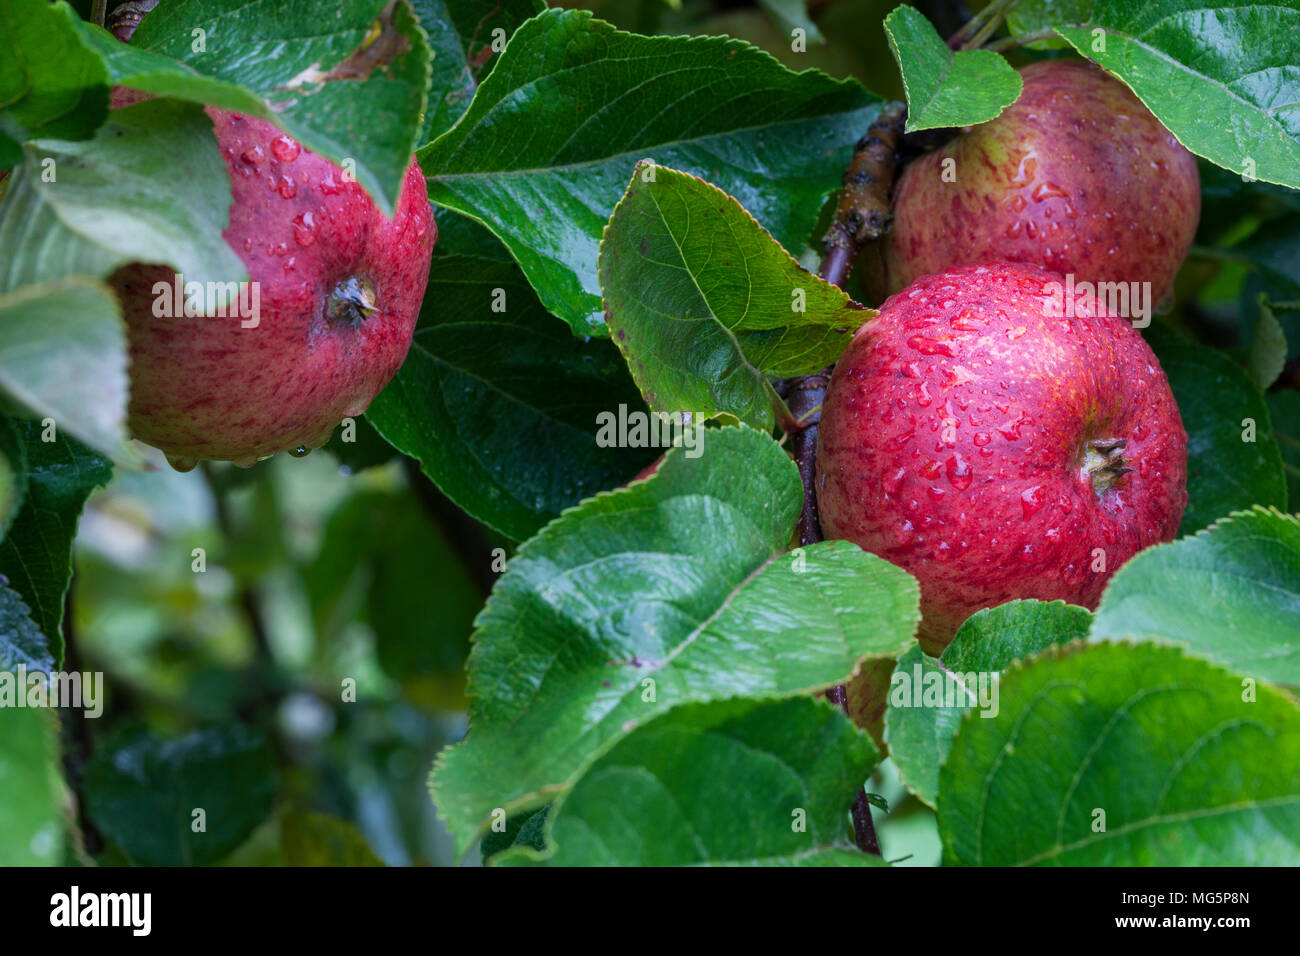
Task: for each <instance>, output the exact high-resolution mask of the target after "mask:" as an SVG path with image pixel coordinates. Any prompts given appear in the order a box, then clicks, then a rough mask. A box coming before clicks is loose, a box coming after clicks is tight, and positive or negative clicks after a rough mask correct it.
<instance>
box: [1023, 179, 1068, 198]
mask: <svg viewBox="0 0 1300 956" xmlns="http://www.w3.org/2000/svg"><path fill="white" fill-rule="evenodd" d="M1031 195H1032V197H1033V200H1034V202H1043V201H1044V200H1046V199H1055V198H1057V197H1059V196H1068V195H1069V193H1068V192H1066V190H1064V189H1062V188H1061V187H1060V186H1058V185H1056V183H1046V182H1044V183H1039V184H1038V185H1037V186H1035V187H1034V191H1033V193H1031Z"/></svg>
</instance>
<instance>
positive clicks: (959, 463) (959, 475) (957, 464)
mask: <svg viewBox="0 0 1300 956" xmlns="http://www.w3.org/2000/svg"><path fill="white" fill-rule="evenodd" d="M946 469H947V472H948V483H949V484H950V485H952V486H953V487H954V488H955V489H957V490H958V491H965V490H966V489H967V488H969V487H970V483H971V482H972V481H974V480H975V474H974V472H972V471H971V467H970V462H968V461H967V460H966V459H965V458H963V457H962V456H961V455H953V456H952V457H951V458H949V459H948V462H947V465H946Z"/></svg>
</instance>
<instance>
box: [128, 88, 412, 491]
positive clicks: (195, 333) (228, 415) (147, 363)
mask: <svg viewBox="0 0 1300 956" xmlns="http://www.w3.org/2000/svg"><path fill="white" fill-rule="evenodd" d="M134 98H139V97H138V96H136V97H134ZM130 99H132V97H131V96H127V95H117V96H115V98H114V105H115V106H121V105H124V103H126V102H129V100H130ZM207 112H208V115H209V116H210V117H211V118H212V122H213V126H214V127H215V131H216V137H217V144H218V146H219V147H220V150H221V155H222V157H223V158H224V160H225V163H226V168H227V169H228V171H229V174H230V184H231V190H232V193H233V203H232V205H231V207H230V221H229V225H228V226H227V228H226V229H225V231H224V232H223V233H222V237H223V238H224V239H225V241H226V244H227V245H229V246H230V248H231V249H232V250H233V251H234V252H235V254H236V255H237V256H239V258H240V259H241V260H242V261H243V263H244V265H245V266H246V267H247V269H248V273H249V278H250V280H251V282H252V283H254V284H255V287H256V289H257V293H258V296H257V304H258V312H259V315H258V316H257V322H256V325H252V320H251V319H249V318H245V317H243V316H242V315H241V316H240V317H230V318H219V317H210V318H205V317H193V316H191V317H188V318H187V317H185V316H184V315H183V314H181V315H174V314H173V315H166V314H164V315H161V316H160V315H156V314H155V311H156V309H155V306H156V304H157V303H158V301H159V293H158V291H157V290H156V289H155V284H156V283H164V284H173V285H174V281H175V276H174V274H173V273H172V271H171V270H170V269H167V268H163V267H160V266H150V265H134V266H129V267H126V268H124V269H121V270H119V271H118V272H117V273H116V274H115V275H114V277H113V285H114V287H115V288H116V290H117V292H118V294H119V296H120V298H121V300H122V306H123V310H124V314H125V317H126V321H127V330H128V337H129V346H130V360H131V401H130V421H129V426H130V429H131V432H132V433H133V434H134V436H135V437H136V438H139V439H140V440H142V441H145V442H148V443H149V444H151V445H155V446H157V447H158V448H161V449H162V450H163V451H164V452H166V453H167V455H168V456H169V458H170V459H171V460H172V461H173V463H174V464H176V465H177V467H180V468H185V467H193V464H194V463H195V462H196V461H197V460H199V459H205V458H211V459H225V460H232V461H234V462H236V463H238V464H252V463H253V462H254V461H256V460H257V459H258V458H261V457H264V456H267V455H271V454H274V453H275V452H278V451H282V450H285V449H290V450H306V449H310V448H315V447H318V446H320V445H322V444H324V443H325V441H327V440H328V439H329V436H330V433H331V431H332V430H333V428H334V426H335V425H337V424H338V423H339V421H340V420H341V419H342V418H344V417H346V416H354V415H359V414H361V413H362V412H363V411H365V409H366V407H367V406H368V405H369V404H370V401H371V399H373V398H374V397H375V395H376V394H378V393H379V391H380V389H382V388H383V387H384V385H385V384H387V383H388V381H389V379H391V378H392V377H393V375H394V374H395V373H396V372H397V369H398V367H399V366H400V365H401V364H402V360H403V359H404V358H405V356H406V352H407V349H408V348H409V347H410V344H411V335H412V333H413V331H414V328H415V321H416V318H417V316H418V314H419V311H420V302H421V300H422V299H423V297H424V288H425V284H426V283H427V281H428V275H429V258H430V254H431V252H432V249H433V244H434V242H435V240H436V239H437V226H436V224H435V223H434V220H433V213H432V209H431V207H430V205H429V200H428V197H427V194H426V191H425V182H424V176H423V175H422V174H421V172H420V169H419V167H418V166H417V165H416V163H415V162H414V161H412V162H411V165H410V167H409V168H408V169H407V172H406V179H405V182H404V184H403V188H402V192H401V195H400V197H399V199H398V201H397V207H396V214H395V215H394V216H393V218H391V219H388V218H385V217H384V216H383V215H382V214H381V213H380V211H379V209H378V207H376V206H375V204H374V202H373V201H372V200H371V199H370V197H369V196H368V195H367V194H366V192H365V191H364V190H363V189H362V188H361V187H360V186H359V185H358V184H357V183H356V182H355V181H354V180H352V179H351V178H350V177H348V176H346V175H345V174H344V171H343V170H342V169H341V168H340V167H339V166H337V165H335V164H334V163H332V162H330V161H329V160H327V159H324V158H322V157H321V156H318V155H316V154H314V153H312V152H311V151H309V150H306V149H303V148H301V147H300V146H299V144H298V143H296V142H295V141H294V140H293V139H291V138H289V137H288V136H286V135H285V134H284V133H283V132H281V131H280V130H279V129H277V128H275V127H274V126H272V125H271V124H270V123H268V122H265V121H263V120H259V119H255V118H252V117H248V116H244V115H242V114H239V113H232V112H229V111H226V110H218V109H214V108H211V107H209V108H208V110H207ZM180 172H182V173H183V171H180ZM159 288H161V286H160V287H159ZM249 288H250V290H251V289H252V287H251V286H250V287H249ZM249 302H251V296H250V298H249ZM174 306H175V303H173V304H172V307H167V306H164V307H163V308H162V309H161V310H157V311H162V312H164V313H166V312H172V313H175V312H176V309H175V307H174Z"/></svg>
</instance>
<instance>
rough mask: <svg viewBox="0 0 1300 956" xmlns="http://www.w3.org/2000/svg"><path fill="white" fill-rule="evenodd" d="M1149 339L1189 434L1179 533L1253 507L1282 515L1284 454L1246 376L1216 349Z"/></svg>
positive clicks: (1161, 331)
mask: <svg viewBox="0 0 1300 956" xmlns="http://www.w3.org/2000/svg"><path fill="white" fill-rule="evenodd" d="M1144 335H1145V336H1146V338H1147V341H1148V343H1149V344H1150V345H1151V348H1152V349H1154V350H1155V353H1156V356H1157V357H1158V358H1159V359H1160V365H1161V367H1162V368H1163V369H1164V371H1165V375H1167V376H1168V377H1169V387H1170V388H1171V389H1173V393H1174V399H1175V400H1176V401H1177V402H1178V411H1179V414H1181V415H1182V419H1183V427H1184V428H1186V429H1187V497H1188V502H1187V510H1186V511H1185V512H1184V513H1183V520H1182V524H1180V525H1179V526H1178V533H1179V534H1180V535H1187V534H1192V533H1194V532H1197V531H1200V530H1201V529H1202V528H1205V527H1207V526H1208V525H1209V524H1210V523H1211V522H1212V521H1214V520H1215V519H1216V518H1220V517H1222V516H1223V515H1226V514H1228V513H1229V512H1232V511H1240V510H1242V509H1244V508H1249V507H1251V506H1252V505H1255V504H1262V505H1273V506H1276V507H1278V508H1285V507H1286V475H1285V473H1284V472H1283V469H1282V453H1281V452H1280V451H1279V450H1278V447H1277V442H1276V440H1274V438H1273V425H1272V422H1271V419H1270V417H1269V414H1268V406H1267V405H1266V404H1265V403H1264V398H1263V396H1262V395H1260V393H1259V390H1258V389H1257V388H1255V385H1254V383H1253V382H1251V380H1250V376H1249V375H1247V374H1246V371H1245V370H1244V369H1243V368H1242V367H1241V366H1240V365H1238V364H1237V363H1235V362H1233V361H1232V359H1230V358H1228V357H1227V356H1226V355H1224V354H1223V353H1222V352H1221V351H1219V350H1218V349H1212V348H1209V347H1207V346H1204V345H1198V344H1197V343H1195V342H1193V341H1192V340H1191V339H1188V338H1187V337H1186V336H1184V335H1182V334H1180V333H1177V332H1174V331H1172V330H1169V329H1166V328H1164V327H1162V326H1156V325H1153V326H1152V327H1151V328H1149V329H1147V330H1146V331H1145V332H1144ZM1252 429H1253V441H1252V440H1248V439H1250V438H1251V437H1252Z"/></svg>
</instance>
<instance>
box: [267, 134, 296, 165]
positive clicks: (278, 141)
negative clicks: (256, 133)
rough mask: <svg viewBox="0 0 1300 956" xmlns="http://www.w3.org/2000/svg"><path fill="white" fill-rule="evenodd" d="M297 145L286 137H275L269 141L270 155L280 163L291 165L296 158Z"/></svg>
mask: <svg viewBox="0 0 1300 956" xmlns="http://www.w3.org/2000/svg"><path fill="white" fill-rule="evenodd" d="M298 152H299V150H298V144H297V143H295V142H294V141H293V140H292V139H290V138H289V137H288V136H277V137H276V138H275V139H273V140H271V153H272V154H273V155H274V156H275V158H276V159H278V160H280V162H282V163H291V162H293V161H294V160H295V159H297V158H298Z"/></svg>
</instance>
